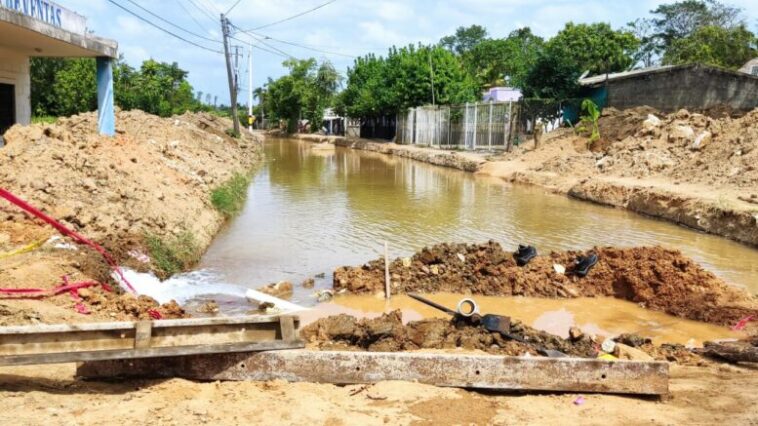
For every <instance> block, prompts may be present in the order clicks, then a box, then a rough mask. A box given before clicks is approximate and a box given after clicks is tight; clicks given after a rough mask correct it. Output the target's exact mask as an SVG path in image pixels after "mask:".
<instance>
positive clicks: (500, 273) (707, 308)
mask: <svg viewBox="0 0 758 426" xmlns="http://www.w3.org/2000/svg"><path fill="white" fill-rule="evenodd" d="M592 251H594V252H595V253H597V254H598V256H599V262H598V263H597V265H595V266H594V267H593V268H592V269H591V270H590V272H589V274H588V275H587V276H586V277H584V278H581V277H578V276H576V275H575V274H573V268H574V262H575V260H576V258H577V257H578V256H580V255H583V254H585V253H581V252H576V251H566V252H552V253H549V254H547V255H542V256H537V257H536V258H535V259H534V260H532V261H531V262H530V263H529V264H528V265H526V266H524V267H519V266H517V265H516V261H515V260H514V258H513V254H512V253H511V252H508V251H506V250H504V249H503V247H502V246H501V245H500V244H498V243H496V242H493V241H489V242H487V243H484V244H439V245H435V246H433V247H426V248H424V249H422V250H421V251H419V252H418V253H416V254H414V255H413V256H412V257H410V258H405V259H396V260H394V261H392V262H391V264H390V280H391V288H392V292H393V293H406V292H422V293H433V292H454V293H463V294H481V295H487V296H529V297H549V298H573V297H598V296H610V297H616V298H620V299H624V300H628V301H632V302H635V303H639V304H640V305H642V306H644V307H647V308H649V309H654V310H658V311H663V312H666V313H668V314H671V315H675V316H679V317H683V318H689V319H694V320H700V321H706V322H710V323H714V324H720V325H728V324H734V323H735V322H736V321H738V320H739V319H741V318H744V317H746V316H748V315H756V314H758V301H756V299H755V297H754V296H751V295H750V294H748V293H747V292H745V291H743V290H740V289H737V288H734V287H731V286H729V285H728V284H726V283H725V282H724V281H722V280H721V279H719V278H718V277H716V276H715V275H714V274H713V273H711V272H708V271H707V270H705V269H703V268H702V267H701V266H700V265H698V264H697V263H696V262H694V261H692V260H691V259H689V258H687V257H685V256H684V255H682V254H681V253H680V252H679V251H675V250H667V249H664V248H661V247H637V248H610V247H608V248H595V249H593V250H592ZM556 265H557V266H561V267H563V268H565V273H561V272H559V271H562V268H560V267H556ZM334 289H335V291H337V292H340V291H343V290H344V291H348V292H351V293H358V294H361V293H362V294H366V293H370V294H373V293H380V292H383V291H384V260H383V259H377V260H374V261H371V262H369V263H367V264H365V265H362V266H358V267H341V268H338V269H337V270H335V272H334Z"/></svg>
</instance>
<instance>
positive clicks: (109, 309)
mask: <svg viewBox="0 0 758 426" xmlns="http://www.w3.org/2000/svg"><path fill="white" fill-rule="evenodd" d="M116 123H117V129H116V130H117V134H116V136H115V137H112V138H111V137H103V136H101V135H99V134H98V132H97V115H96V114H95V113H86V114H81V115H77V116H73V117H69V118H62V119H59V120H58V121H57V122H56V123H54V124H35V125H31V126H19V125H17V126H14V127H12V128H11V129H10V130H8V131H7V132H6V133H5V143H6V146H5V147H3V148H0V187H2V188H5V189H7V190H9V191H10V192H12V193H14V194H15V195H17V196H18V197H20V198H22V199H24V200H26V201H28V202H29V203H30V204H32V205H33V206H35V207H37V208H39V209H40V210H42V211H43V212H45V213H47V214H49V215H51V216H52V217H54V218H56V219H57V220H59V221H61V223H63V224H64V225H65V226H67V227H68V228H70V229H73V230H74V231H76V232H78V233H80V234H82V235H84V236H86V237H87V238H89V239H91V240H93V241H95V242H96V243H99V244H101V245H103V246H104V247H106V249H108V250H110V251H111V252H112V253H113V254H114V255H115V256H116V257H117V259H118V260H119V261H120V262H121V263H122V264H123V263H125V264H126V265H127V266H130V267H133V268H136V269H139V270H143V271H144V270H154V271H155V270H158V269H160V268H159V267H158V266H157V264H156V263H155V262H154V261H153V260H152V259H150V258H149V257H147V256H146V255H147V254H149V251H148V248H147V244H146V240H147V238H148V237H149V238H150V239H151V240H160V241H163V242H164V243H165V244H167V245H171V244H172V243H174V244H176V245H175V247H177V249H181V250H185V251H192V252H193V253H194V255H196V256H199V255H200V254H201V253H202V252H203V251H204V250H205V248H206V247H207V246H208V245H209V244H210V242H211V240H212V238H213V237H214V236H215V234H216V232H217V231H218V229H219V228H220V227H221V226H222V224H223V222H224V217H223V215H222V214H220V213H219V212H218V211H216V209H215V208H214V207H213V205H212V204H211V192H212V191H213V189H215V188H216V187H218V186H219V185H221V184H222V183H224V182H225V181H226V180H228V179H229V178H230V177H232V176H233V175H234V174H235V173H248V172H250V171H251V170H252V168H253V166H254V165H256V164H257V163H258V161H259V160H260V158H261V155H262V154H261V152H262V150H261V149H260V144H258V143H257V142H256V141H255V140H253V139H252V138H250V137H248V136H246V137H244V138H242V139H233V138H231V137H229V136H227V135H226V133H225V131H226V130H227V129H228V128H230V127H231V121H229V120H227V119H223V118H219V117H216V116H213V115H210V114H192V113H187V114H184V115H182V116H177V117H173V118H160V117H157V116H153V115H150V114H146V113H144V112H141V111H128V112H118V113H117V116H116ZM0 216H2V218H3V221H2V224H0V282H2V287H5V288H41V289H50V288H53V287H55V286H58V285H60V284H61V281H62V279H63V278H62V277H64V276H65V277H67V278H68V280H69V281H70V282H79V281H89V280H98V281H108V280H109V277H110V273H111V271H110V269H109V268H108V267H107V265H106V264H105V263H104V261H103V259H102V257H101V256H100V255H99V254H98V253H96V252H95V251H93V250H91V249H89V248H86V247H81V246H79V247H74V246H75V245H74V244H73V243H72V241H71V240H70V239H68V238H60V239H58V240H57V241H51V240H50V237H56V236H57V237H60V236H59V235H58V233H57V232H56V231H55V230H53V229H52V228H51V227H49V226H45V225H43V224H42V223H41V222H39V221H37V220H34V219H31V218H30V217H28V216H27V215H26V214H25V213H23V212H22V211H21V210H19V209H18V208H17V207H15V206H13V205H11V204H10V203H8V202H6V201H5V200H0ZM44 241H48V242H47V243H45V244H43V245H42V246H40V247H36V248H35V249H33V250H30V251H25V252H23V253H18V254H14V255H12V256H4V255H3V254H8V253H15V252H16V251H17V250H18V249H19V248H23V247H25V246H27V245H29V244H32V243H35V242H44ZM177 241H180V242H182V243H183V245H182V246H179V245H178V243H175V242H177ZM86 293H87V292H86V291H85V294H86ZM91 293H92V297H91V298H89V299H88V298H84V299H85V300H84V301H83V303H84V305H86V306H87V307H88V309H89V310H90V311H91V314H89V315H82V314H78V313H76V312H75V311H74V309H73V305H74V303H75V301H74V300H73V299H72V298H71V297H70V296H69V295H68V294H62V295H59V296H56V297H50V298H45V299H41V300H18V299H13V300H0V304H2V305H4V306H5V311H8V312H11V313H10V314H8V315H5V314H3V315H0V317H5V318H0V322H10V323H24V322H45V323H51V322H71V321H94V320H102V319H113V318H116V319H122V320H126V319H140V318H142V319H144V318H147V316H148V315H149V311H151V310H157V311H158V312H159V313H160V314H161V316H162V317H165V318H173V317H179V316H184V315H185V314H184V313H183V312H182V311H181V309H179V308H178V307H177V306H175V304H169V305H168V306H163V307H159V306H158V304H157V303H156V302H155V301H153V300H152V299H148V298H140V299H134V298H133V297H131V296H129V295H118V294H113V295H111V294H108V293H107V292H103V291H102V290H101V289H100V288H99V287H97V288H92V289H91ZM0 311H2V310H0ZM14 312H15V313H14Z"/></svg>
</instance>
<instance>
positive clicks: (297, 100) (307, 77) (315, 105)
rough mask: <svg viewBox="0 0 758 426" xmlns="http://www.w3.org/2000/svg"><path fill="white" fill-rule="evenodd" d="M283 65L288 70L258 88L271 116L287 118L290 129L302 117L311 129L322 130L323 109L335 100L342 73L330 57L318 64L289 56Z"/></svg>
mask: <svg viewBox="0 0 758 426" xmlns="http://www.w3.org/2000/svg"><path fill="white" fill-rule="evenodd" d="M284 66H286V67H287V68H289V74H287V75H285V76H283V77H280V78H278V79H276V80H272V79H269V81H268V83H267V84H266V88H265V90H264V89H262V90H259V91H257V93H258V95H259V96H263V98H264V99H263V103H264V107H265V109H266V111H267V114H269V117H268V118H273V119H279V120H286V121H287V123H288V130H289V131H290V132H294V131H295V130H296V126H297V121H298V120H299V119H301V118H304V119H307V120H308V122H309V123H310V126H311V130H313V131H317V130H319V129H320V128H321V124H322V121H323V117H324V110H325V109H326V108H327V107H328V106H329V105H330V104H332V103H333V101H334V96H335V94H336V93H337V89H338V88H339V86H340V84H341V81H342V77H341V76H340V75H339V73H338V72H337V70H335V69H334V66H333V65H332V64H331V63H330V62H328V61H324V62H322V63H321V64H318V63H317V62H316V60H315V59H306V60H297V59H290V60H287V61H285V62H284ZM264 94H265V96H264Z"/></svg>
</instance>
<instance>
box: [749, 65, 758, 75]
mask: <svg viewBox="0 0 758 426" xmlns="http://www.w3.org/2000/svg"><path fill="white" fill-rule="evenodd" d="M750 74H752V75H756V76H758V65H753V68H752V69H751V70H750Z"/></svg>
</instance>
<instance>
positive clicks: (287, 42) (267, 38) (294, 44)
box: [251, 31, 356, 59]
mask: <svg viewBox="0 0 758 426" xmlns="http://www.w3.org/2000/svg"><path fill="white" fill-rule="evenodd" d="M251 32H252V31H251ZM253 34H256V35H258V36H260V37H262V38H263V39H265V40H271V41H276V42H279V43H283V44H288V45H290V46H295V47H299V48H301V49H308V50H312V51H314V52H318V53H325V54H327V55H335V56H344V57H345V58H351V59H355V58H356V57H355V56H354V55H348V54H346V53H339V52H331V51H328V50H323V49H319V48H316V47H314V46H308V45H307V44H299V43H295V42H293V41H286V40H279V39H277V38H274V37H271V36H267V35H263V34H257V33H253Z"/></svg>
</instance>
